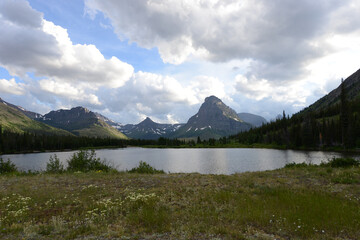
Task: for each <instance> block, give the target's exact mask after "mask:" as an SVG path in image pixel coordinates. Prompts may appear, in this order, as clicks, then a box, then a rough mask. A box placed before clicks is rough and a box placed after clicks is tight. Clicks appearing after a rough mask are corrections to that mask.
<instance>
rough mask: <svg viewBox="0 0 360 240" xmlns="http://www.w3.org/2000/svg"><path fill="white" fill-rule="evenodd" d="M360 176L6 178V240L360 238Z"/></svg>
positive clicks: (0, 198)
mask: <svg viewBox="0 0 360 240" xmlns="http://www.w3.org/2000/svg"><path fill="white" fill-rule="evenodd" d="M359 183H360V168H359V167H350V168H331V167H329V166H293V167H290V168H283V169H278V170H273V171H265V172H253V173H241V174H233V175H201V174H154V175H148V174H130V173H121V172H120V173H119V172H108V173H105V172H101V171H99V172H90V173H64V174H34V175H26V174H25V175H21V174H20V175H3V176H0V213H1V214H0V218H1V220H0V221H1V228H0V238H3V239H19V238H25V239H63V238H65V239H356V238H357V237H358V236H359V235H360V214H359V213H360V191H359V189H360V188H359Z"/></svg>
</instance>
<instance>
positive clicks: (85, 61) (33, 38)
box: [0, 0, 133, 88]
mask: <svg viewBox="0 0 360 240" xmlns="http://www.w3.org/2000/svg"><path fill="white" fill-rule="evenodd" d="M15 3H16V4H14V2H13V1H10V0H4V1H3V2H2V3H1V8H0V27H1V29H2V33H1V36H0V45H1V47H0V66H3V67H4V68H6V69H7V70H8V71H9V73H10V74H11V75H16V76H19V77H22V78H24V77H25V76H26V73H28V72H32V73H34V74H35V76H38V77H46V78H57V79H58V80H59V81H63V82H67V83H75V82H76V83H90V84H91V85H92V87H99V86H107V87H112V88H116V87H120V86H122V85H124V83H125V82H126V81H128V80H129V78H130V77H131V76H132V74H133V67H132V66H131V65H129V64H127V63H124V62H122V61H120V60H119V59H118V58H116V57H111V58H110V59H105V57H104V56H103V55H102V54H101V52H100V51H99V50H98V49H97V48H96V47H95V46H94V45H82V44H76V45H74V44H73V43H72V42H71V40H70V38H69V35H68V33H67V30H66V29H64V28H62V27H60V26H57V25H55V24H54V23H52V22H49V21H46V20H44V19H43V18H42V14H41V13H39V12H37V11H35V10H34V9H32V8H31V7H30V5H29V4H28V2H26V1H22V0H16V1H15ZM18 9H21V13H22V16H21V17H15V16H14V14H12V12H16V11H17V10H18ZM9 12H10V13H9ZM29 18H31V19H33V18H34V20H32V22H31V21H30V22H28V21H27V19H29Z"/></svg>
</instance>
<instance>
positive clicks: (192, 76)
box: [0, 0, 360, 123]
mask: <svg viewBox="0 0 360 240" xmlns="http://www.w3.org/2000/svg"><path fill="white" fill-rule="evenodd" d="M359 12H360V1H359V0H344V1H335V0H319V1H316V2H313V1H310V0H304V1H295V0H290V1H289V0H277V1H271V2H269V1H266V0H259V1H256V2H254V1H250V0H244V1H235V0H229V1H221V0H208V1H203V0H194V1H190V2H189V1H185V0H169V1H161V0H123V1H116V0H106V1H103V0H72V1H55V0H48V1H43V0H29V1H27V0H3V1H1V3H0V28H1V29H2V32H3V34H2V35H1V36H0V97H1V98H3V99H5V100H6V101H9V102H11V103H14V104H17V105H21V106H23V107H25V108H27V109H29V110H31V111H35V112H39V113H43V114H44V113H47V112H49V111H50V110H54V109H59V108H71V107H75V106H84V107H87V108H89V109H91V110H93V111H97V112H100V113H102V114H104V115H105V116H108V117H110V118H112V119H114V120H116V121H118V122H121V123H137V122H140V121H141V120H143V119H144V118H145V117H146V116H149V117H151V118H153V119H154V120H156V121H158V122H186V121H187V120H188V118H190V117H191V116H192V115H194V114H195V113H196V112H197V110H198V108H199V107H200V105H201V103H202V102H203V100H204V99H205V97H207V96H209V95H216V96H217V97H219V98H221V99H222V100H223V101H224V102H225V103H226V104H227V105H229V106H230V107H232V108H233V109H235V110H236V111H237V112H250V113H254V114H259V115H262V116H264V117H265V118H267V119H273V118H275V117H276V115H278V114H279V113H282V111H283V110H285V111H286V112H287V113H288V114H293V113H295V112H297V111H299V110H301V109H302V108H304V107H306V106H308V105H309V104H311V103H313V102H314V101H315V100H317V99H318V98H320V97H322V96H323V95H325V94H326V93H328V92H329V91H331V90H332V89H333V88H335V87H337V86H338V85H339V83H340V79H341V78H346V77H347V76H349V75H350V74H351V73H353V72H355V71H356V70H357V69H359V65H358V63H359V62H360V20H359V18H358V13H359Z"/></svg>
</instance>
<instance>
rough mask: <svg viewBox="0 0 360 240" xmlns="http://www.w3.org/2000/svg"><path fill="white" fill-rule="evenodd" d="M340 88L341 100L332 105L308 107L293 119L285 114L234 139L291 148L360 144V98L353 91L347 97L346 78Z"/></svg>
mask: <svg viewBox="0 0 360 240" xmlns="http://www.w3.org/2000/svg"><path fill="white" fill-rule="evenodd" d="M339 90H340V95H339V101H336V102H334V103H333V104H330V105H326V107H323V108H317V109H314V110H312V111H309V110H308V109H306V111H302V112H299V113H298V114H295V115H293V116H292V117H291V118H289V117H288V116H286V115H285V113H284V114H283V117H282V118H281V119H278V120H276V121H275V122H271V123H268V124H266V125H264V126H262V127H260V128H255V129H251V130H250V131H248V132H244V133H240V134H238V135H236V136H233V137H231V138H233V139H236V140H238V141H239V142H240V143H244V144H254V143H263V144H274V145H283V146H286V147H288V148H318V147H341V148H354V147H360V117H359V116H360V97H359V96H356V97H354V96H353V93H352V97H351V98H349V97H348V94H347V91H348V89H347V88H345V81H343V82H342V84H341V85H340V87H339ZM349 99H352V100H351V101H349ZM321 100H322V99H320V100H319V101H321ZM326 100H327V101H329V98H328V97H326ZM317 105H318V104H317Z"/></svg>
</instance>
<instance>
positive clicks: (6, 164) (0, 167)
mask: <svg viewBox="0 0 360 240" xmlns="http://www.w3.org/2000/svg"><path fill="white" fill-rule="evenodd" d="M12 172H17V168H16V166H15V164H13V163H12V162H11V161H10V159H8V160H7V161H4V160H3V159H2V158H0V174H3V173H12Z"/></svg>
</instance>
